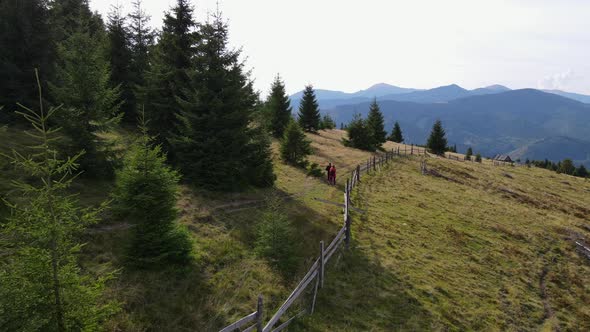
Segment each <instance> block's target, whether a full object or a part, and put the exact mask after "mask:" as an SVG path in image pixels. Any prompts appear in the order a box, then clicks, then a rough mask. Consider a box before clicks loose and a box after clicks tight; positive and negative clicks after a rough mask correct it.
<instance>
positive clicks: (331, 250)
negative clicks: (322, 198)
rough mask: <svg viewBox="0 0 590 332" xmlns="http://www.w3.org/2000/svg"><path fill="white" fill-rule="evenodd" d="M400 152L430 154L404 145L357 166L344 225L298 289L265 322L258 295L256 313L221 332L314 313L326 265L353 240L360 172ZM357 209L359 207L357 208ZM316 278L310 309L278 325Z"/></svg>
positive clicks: (265, 328)
mask: <svg viewBox="0 0 590 332" xmlns="http://www.w3.org/2000/svg"><path fill="white" fill-rule="evenodd" d="M401 155H424V156H428V153H427V152H426V150H425V149H424V148H418V147H414V146H413V145H412V146H409V147H408V146H405V148H404V149H400V148H399V147H398V148H397V149H391V150H390V151H386V152H385V153H383V154H379V155H375V156H373V157H371V158H369V159H368V160H367V161H366V162H365V163H362V164H359V165H357V166H356V167H355V168H354V169H353V171H352V172H351V176H350V178H348V179H347V180H346V185H345V188H344V204H342V205H343V207H344V208H343V210H344V211H343V212H344V213H343V215H344V216H343V226H342V228H340V230H338V233H336V236H335V237H334V239H332V241H331V242H330V244H329V245H328V246H327V247H324V241H321V242H320V254H319V256H318V258H316V260H315V261H314V263H313V264H312V265H311V267H310V268H309V270H308V271H307V273H306V274H305V275H304V276H303V278H302V279H301V280H300V281H299V283H298V284H297V286H296V287H295V289H293V291H292V292H291V294H290V295H289V296H288V297H287V299H286V300H285V302H283V304H282V305H281V306H280V307H279V309H277V311H276V312H275V313H274V314H273V315H272V317H271V318H270V319H269V321H268V322H267V323H266V325H263V324H262V315H263V310H262V307H263V303H262V300H263V299H262V295H260V296H258V303H257V309H256V311H255V312H253V313H251V314H249V315H247V316H245V317H243V318H241V319H239V320H238V321H236V322H235V323H232V324H230V325H228V326H227V327H225V328H223V329H221V330H220V332H230V331H232V332H233V331H242V332H246V331H258V332H270V331H273V332H274V331H281V330H283V329H285V328H286V327H287V326H288V325H289V324H290V323H291V322H293V321H294V320H295V319H296V318H297V317H300V316H301V315H303V314H305V313H313V312H314V309H315V300H316V296H317V293H318V291H319V289H321V288H323V285H324V281H325V280H324V275H325V268H326V264H327V263H328V262H329V261H330V258H332V256H333V255H334V254H335V253H336V252H337V251H338V250H339V249H340V248H341V246H342V245H344V246H345V248H349V246H350V240H351V223H352V219H351V216H350V211H351V210H353V209H355V208H353V207H352V205H351V199H350V194H351V192H352V190H353V189H354V188H355V187H356V186H357V185H358V184H359V183H360V182H361V175H362V174H363V173H365V174H368V173H371V172H376V171H377V170H378V169H381V167H383V166H384V165H385V164H387V163H389V162H390V161H392V160H393V158H394V157H395V156H398V157H399V156H401ZM355 210H358V209H355ZM314 280H315V285H314V287H313V289H314V291H313V298H312V303H311V308H310V310H309V312H308V311H307V310H305V309H304V310H302V311H300V312H298V313H297V314H295V315H293V316H292V317H291V318H289V319H287V320H286V321H284V322H283V323H281V324H280V325H278V326H277V327H276V328H274V326H275V325H277V324H278V323H279V322H280V321H281V318H282V317H283V316H284V315H285V314H286V313H287V311H288V310H289V308H290V307H291V306H292V305H293V304H294V303H295V301H296V300H297V299H299V298H300V297H301V295H302V294H303V293H304V292H305V290H306V289H307V288H308V287H309V286H310V285H311V284H312V283H313V281H314ZM254 322H255V324H254V325H251V326H249V327H247V328H245V329H243V330H242V328H243V327H244V326H246V325H249V324H253V323H254Z"/></svg>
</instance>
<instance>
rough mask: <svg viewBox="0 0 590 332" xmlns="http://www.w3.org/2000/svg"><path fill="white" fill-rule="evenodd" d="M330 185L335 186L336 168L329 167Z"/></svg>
mask: <svg viewBox="0 0 590 332" xmlns="http://www.w3.org/2000/svg"><path fill="white" fill-rule="evenodd" d="M330 180H331V181H330V184H333V185H336V166H334V165H332V167H330Z"/></svg>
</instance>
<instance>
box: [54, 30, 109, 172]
mask: <svg viewBox="0 0 590 332" xmlns="http://www.w3.org/2000/svg"><path fill="white" fill-rule="evenodd" d="M83 30H86V29H83ZM102 45H103V44H101V43H100V40H97V39H96V38H93V37H92V36H91V35H90V34H89V33H88V32H84V31H79V32H74V33H73V34H72V35H70V36H69V37H68V38H67V39H66V40H65V41H64V42H63V43H61V44H59V45H58V55H59V60H60V65H59V66H58V67H57V69H56V79H55V81H54V82H52V83H50V88H51V92H52V95H53V98H54V99H55V100H56V101H57V102H58V103H60V104H63V105H64V110H63V111H62V112H61V114H60V119H61V121H62V122H61V123H63V127H64V131H65V133H66V134H67V136H69V138H71V143H70V145H69V146H68V147H67V148H66V150H67V153H69V154H71V153H72V151H80V150H84V151H85V154H84V156H83V157H82V158H81V159H80V164H81V167H82V169H83V170H85V171H89V172H87V174H92V175H95V176H98V175H110V174H111V172H112V170H113V166H114V165H113V164H112V161H113V160H112V159H111V160H109V156H108V146H107V145H106V142H105V141H103V140H100V139H99V138H98V137H97V136H96V134H97V133H98V132H100V131H104V130H107V129H109V128H111V127H112V126H113V125H115V124H116V123H117V122H118V121H119V119H120V116H118V111H119V101H118V100H119V94H120V92H119V88H118V87H115V88H113V87H111V84H110V69H109V65H108V63H107V60H106V59H105V58H104V52H101V47H102Z"/></svg>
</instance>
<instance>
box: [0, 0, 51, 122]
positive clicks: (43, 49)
mask: <svg viewBox="0 0 590 332" xmlns="http://www.w3.org/2000/svg"><path fill="white" fill-rule="evenodd" d="M0 31H1V32H0V45H2V46H0V77H1V78H2V84H0V105H4V106H5V107H4V110H3V111H2V112H0V123H9V122H14V121H22V118H21V117H19V116H17V115H16V114H15V113H14V112H15V111H17V110H18V107H17V104H16V103H17V102H20V103H21V104H24V105H32V104H33V103H35V102H36V101H35V100H36V97H35V93H34V91H35V85H34V84H32V82H33V78H34V73H33V69H34V68H39V69H40V70H41V71H42V72H43V73H44V77H51V75H52V73H53V65H52V62H53V59H54V43H53V39H52V35H51V29H50V25H49V8H48V3H47V0H19V1H0Z"/></svg>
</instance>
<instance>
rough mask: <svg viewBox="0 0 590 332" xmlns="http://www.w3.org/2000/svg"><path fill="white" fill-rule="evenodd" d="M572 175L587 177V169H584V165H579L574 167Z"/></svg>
mask: <svg viewBox="0 0 590 332" xmlns="http://www.w3.org/2000/svg"><path fill="white" fill-rule="evenodd" d="M574 175H575V176H578V177H581V178H587V177H588V170H587V169H586V167H584V165H580V167H578V168H577V169H576V172H575V173H574Z"/></svg>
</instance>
